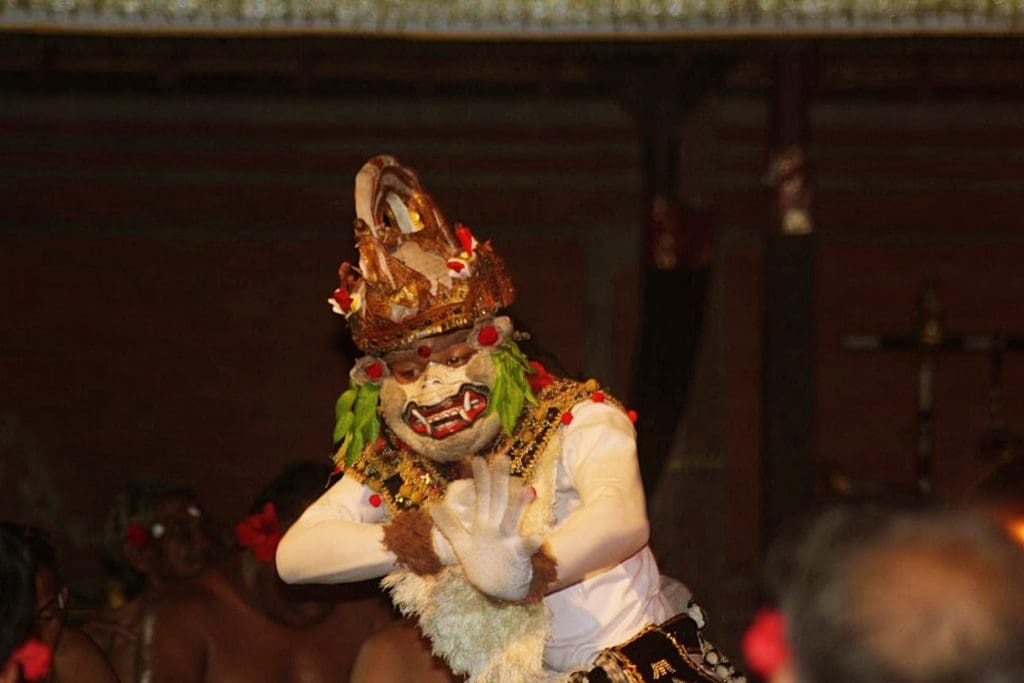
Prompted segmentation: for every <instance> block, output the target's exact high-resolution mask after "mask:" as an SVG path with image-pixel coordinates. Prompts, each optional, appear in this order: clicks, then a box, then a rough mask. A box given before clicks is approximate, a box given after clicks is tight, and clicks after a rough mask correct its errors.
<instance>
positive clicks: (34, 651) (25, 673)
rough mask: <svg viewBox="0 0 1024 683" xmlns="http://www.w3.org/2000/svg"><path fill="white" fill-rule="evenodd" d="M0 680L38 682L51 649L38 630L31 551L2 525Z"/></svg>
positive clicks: (46, 669) (46, 668)
mask: <svg viewBox="0 0 1024 683" xmlns="http://www.w3.org/2000/svg"><path fill="white" fill-rule="evenodd" d="M0 598H2V599H0V683H20V682H21V681H38V680H40V679H42V678H43V677H44V676H46V675H47V674H48V673H49V671H50V660H51V657H52V652H51V650H50V646H49V645H47V644H46V643H44V642H43V641H41V640H40V639H39V638H38V636H37V635H36V633H35V631H36V629H35V616H36V591H35V568H34V567H33V562H32V554H31V552H30V551H29V548H28V546H27V545H26V543H25V541H24V540H23V539H22V538H21V536H20V534H18V533H15V532H12V531H10V530H9V528H7V527H6V526H0Z"/></svg>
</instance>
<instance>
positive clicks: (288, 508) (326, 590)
mask: <svg viewBox="0 0 1024 683" xmlns="http://www.w3.org/2000/svg"><path fill="white" fill-rule="evenodd" d="M330 474H331V468H330V467H329V466H328V465H327V464H325V463H318V462H311V461H304V462H297V463H294V464H291V465H288V466H287V467H285V468H284V469H283V470H282V471H281V473H280V474H278V475H277V476H276V477H274V479H272V480H271V481H270V482H269V483H268V484H267V485H266V486H265V487H264V488H263V490H262V491H260V493H259V494H258V495H257V496H256V497H255V499H254V500H253V503H252V506H251V508H250V512H251V514H250V515H249V517H247V518H246V519H245V520H243V521H242V522H241V523H240V524H239V525H238V527H237V529H236V532H237V535H238V540H239V542H240V543H241V545H242V546H243V547H244V548H246V551H247V552H249V553H251V554H252V556H253V557H255V558H256V559H257V560H259V561H260V562H261V563H263V564H264V565H265V566H267V567H274V565H273V561H274V555H275V551H276V549H277V543H278V541H280V539H281V536H282V535H283V534H284V532H285V531H287V530H288V528H289V527H290V526H291V525H292V524H294V523H295V520H297V519H298V518H299V516H300V515H302V513H303V511H305V509H306V508H307V507H309V505H310V504H311V503H313V501H315V500H316V499H317V498H319V497H320V495H321V494H322V493H323V492H324V488H325V486H326V484H327V480H328V478H329V477H330ZM266 578H267V580H268V581H270V582H271V584H272V587H271V586H268V587H270V588H271V590H265V591H263V599H264V601H266V602H267V603H268V604H266V605H264V609H265V610H268V611H270V612H272V613H273V616H274V618H275V619H276V620H278V621H280V622H282V623H285V624H288V625H291V626H306V625H309V624H312V623H316V622H318V621H320V620H322V619H324V618H325V617H326V616H327V615H329V614H330V613H331V611H332V610H333V609H334V606H335V604H336V602H337V598H338V594H339V590H338V587H337V586H322V585H304V586H303V585H289V584H286V583H284V582H283V581H281V579H280V578H279V577H278V576H277V572H276V570H274V569H272V570H271V571H270V573H268V574H267V575H266ZM340 592H341V593H344V591H340ZM270 602H273V603H274V604H273V605H269V603H270Z"/></svg>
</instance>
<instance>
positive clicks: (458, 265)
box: [448, 259, 466, 273]
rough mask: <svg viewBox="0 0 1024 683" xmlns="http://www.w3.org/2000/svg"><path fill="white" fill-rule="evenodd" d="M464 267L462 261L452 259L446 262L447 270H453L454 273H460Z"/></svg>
mask: <svg viewBox="0 0 1024 683" xmlns="http://www.w3.org/2000/svg"><path fill="white" fill-rule="evenodd" d="M465 267H466V264H465V263H463V262H462V261H455V260H454V259H453V260H451V261H449V262H448V270H454V271H455V272H456V273H461V272H462V269H463V268H465Z"/></svg>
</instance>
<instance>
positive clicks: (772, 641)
mask: <svg viewBox="0 0 1024 683" xmlns="http://www.w3.org/2000/svg"><path fill="white" fill-rule="evenodd" d="M743 655H744V656H745V657H746V659H747V664H749V665H750V668H751V669H753V670H754V671H756V672H757V673H758V674H759V675H760V676H761V677H762V678H765V679H768V678H771V677H772V676H773V675H774V674H775V672H776V671H778V670H779V667H781V666H782V665H783V664H785V663H786V662H787V661H788V660H789V646H788V645H787V643H786V621H785V619H784V618H783V616H782V613H781V612H779V611H778V610H775V609H762V610H760V611H759V612H758V613H757V615H756V616H755V617H754V621H753V623H752V624H751V625H750V628H748V629H747V633H746V635H744V636H743Z"/></svg>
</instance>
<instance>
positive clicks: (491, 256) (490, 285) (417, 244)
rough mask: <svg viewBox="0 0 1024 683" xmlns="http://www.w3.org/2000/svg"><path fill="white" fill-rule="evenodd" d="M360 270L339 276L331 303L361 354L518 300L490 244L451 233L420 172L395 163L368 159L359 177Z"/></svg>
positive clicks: (458, 229) (463, 323)
mask: <svg viewBox="0 0 1024 683" xmlns="http://www.w3.org/2000/svg"><path fill="white" fill-rule="evenodd" d="M355 200H356V219H355V236H356V248H357V249H358V250H359V267H358V268H357V267H355V266H353V265H352V264H351V263H348V262H345V263H342V264H341V268H339V269H338V276H339V278H340V280H341V286H340V287H339V288H338V289H336V290H335V291H334V295H333V296H332V297H331V298H330V299H329V300H328V302H329V303H330V304H331V307H332V308H333V309H334V311H335V312H336V313H339V314H341V315H344V316H345V318H346V320H347V321H348V325H349V328H350V329H351V330H352V339H353V341H354V342H355V344H356V346H358V347H359V348H360V349H362V350H363V351H366V352H367V353H372V354H382V353H385V352H387V351H390V350H392V349H395V348H398V347H400V346H404V345H405V344H408V343H410V342H412V341H415V340H416V339H422V338H424V337H429V336H431V335H435V334H441V333H443V332H447V331H449V330H453V329H457V328H460V327H468V326H470V325H473V324H474V323H476V322H478V321H479V320H482V319H484V318H487V317H490V316H493V315H494V314H495V313H497V312H498V310H499V309H501V308H503V307H504V306H508V305H509V304H511V303H512V301H513V300H514V299H515V289H514V288H513V287H512V281H511V280H510V279H509V277H508V275H507V273H506V272H505V266H504V264H503V263H502V262H501V259H500V258H498V256H497V255H496V254H495V253H494V252H493V251H492V250H491V245H490V243H489V242H478V241H477V240H476V238H474V237H473V234H472V233H471V232H470V231H469V229H468V228H466V227H465V226H463V225H460V224H456V225H455V229H454V230H452V229H451V228H450V227H449V226H448V222H447V221H446V220H445V218H444V215H443V214H442V213H441V210H440V208H439V207H438V206H437V204H435V203H434V200H433V199H432V198H431V197H430V195H429V194H427V193H426V192H425V191H424V190H423V187H422V186H421V185H420V181H419V178H418V177H417V176H416V172H415V171H413V170H412V169H410V168H407V167H405V166H403V165H402V164H400V163H399V162H398V160H396V159H395V158H394V157H391V156H384V155H382V156H376V157H373V158H372V159H370V160H369V161H368V162H366V164H365V165H364V166H363V168H362V169H361V170H360V171H359V174H358V175H357V176H356V189H355Z"/></svg>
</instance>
